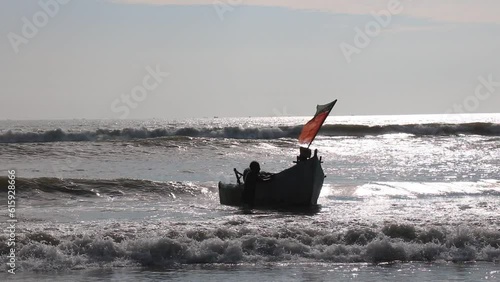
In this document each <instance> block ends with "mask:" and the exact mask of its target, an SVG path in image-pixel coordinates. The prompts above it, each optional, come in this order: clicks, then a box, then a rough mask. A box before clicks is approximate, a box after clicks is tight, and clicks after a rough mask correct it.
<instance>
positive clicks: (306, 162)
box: [219, 100, 337, 207]
mask: <svg viewBox="0 0 500 282" xmlns="http://www.w3.org/2000/svg"><path fill="white" fill-rule="evenodd" d="M336 103H337V100H335V101H333V102H331V103H329V104H326V105H318V106H317V107H316V114H315V115H314V117H313V118H312V119H311V120H310V121H309V122H307V123H306V124H305V125H304V127H303V128H302V132H301V133H300V136H299V138H298V139H299V143H300V144H307V143H309V145H308V146H307V148H304V147H300V156H299V157H298V158H297V162H296V164H295V165H294V166H292V167H290V168H288V169H285V170H283V171H282V172H280V173H277V174H274V175H273V177H272V178H271V179H270V180H268V181H262V182H257V185H256V187H255V198H254V205H255V206H261V207H263V206H266V207H283V206H287V207H294V206H314V205H317V203H318V198H319V194H320V192H321V188H322V187H323V181H324V179H325V174H324V172H323V168H322V167H321V158H318V151H317V150H315V151H314V156H313V157H311V150H310V149H309V146H311V143H312V142H313V140H314V138H315V137H316V135H317V134H318V131H319V130H320V128H321V126H322V125H323V123H324V122H325V119H326V118H327V117H328V115H329V114H330V111H331V110H332V109H333V107H334V106H335V104H336ZM234 171H235V173H236V177H237V179H238V184H226V183H222V182H219V199H220V203H221V204H223V205H229V206H243V203H242V195H243V189H244V187H245V185H244V184H243V183H240V177H239V174H240V173H238V172H237V171H236V169H235V170H234Z"/></svg>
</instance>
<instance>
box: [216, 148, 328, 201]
mask: <svg viewBox="0 0 500 282" xmlns="http://www.w3.org/2000/svg"><path fill="white" fill-rule="evenodd" d="M316 152H317V151H316ZM324 178H325V174H324V172H323V168H322V167H321V158H318V156H317V153H316V154H314V156H313V157H312V158H309V159H307V160H303V161H298V162H296V164H295V165H294V166H292V167H290V168H288V169H285V170H283V171H281V172H279V173H277V174H274V175H273V176H272V178H271V179H270V180H269V181H264V182H258V183H257V186H256V187H255V206H258V207H259V206H260V207H272V206H279V207H282V206H314V205H317V204H318V198H319V194H320V192H321V188H322V187H323V180H324ZM244 186H245V184H244V183H241V182H240V183H239V184H224V183H222V182H219V198H220V203H221V204H222V205H228V206H243V203H242V200H241V199H242V194H243V189H244Z"/></svg>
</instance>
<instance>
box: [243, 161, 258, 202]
mask: <svg viewBox="0 0 500 282" xmlns="http://www.w3.org/2000/svg"><path fill="white" fill-rule="evenodd" d="M259 173H260V164H259V163H258V162H256V161H253V162H251V163H250V168H249V169H248V168H247V169H245V171H244V172H243V180H244V181H245V186H244V188H243V197H242V202H243V204H244V205H245V206H247V207H248V208H252V207H253V206H254V204H255V187H256V186H257V182H258V181H259V178H260V177H259Z"/></svg>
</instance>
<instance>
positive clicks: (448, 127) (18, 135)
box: [0, 122, 500, 143]
mask: <svg viewBox="0 0 500 282" xmlns="http://www.w3.org/2000/svg"><path fill="white" fill-rule="evenodd" d="M301 129H302V125H296V126H277V127H266V128H256V127H253V128H242V127H235V126H232V127H210V128H195V127H182V128H173V129H167V128H157V129H147V128H124V129H97V130H95V131H81V132H70V131H65V130H62V129H54V130H47V131H44V132H15V131H7V132H4V133H2V134H0V143H43V142H93V141H114V140H133V139H148V138H158V137H177V136H185V137H205V138H231V139H279V138H297V136H298V135H299V134H300V131H301ZM401 133H403V134H411V135H415V136H426V135H427V136H452V135H482V136H500V124H497V123H487V122H475V123H461V124H447V123H427V124H389V125H360V124H327V125H324V126H323V128H322V129H321V130H320V132H319V135H320V136H376V135H384V134H401Z"/></svg>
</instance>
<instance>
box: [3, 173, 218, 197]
mask: <svg viewBox="0 0 500 282" xmlns="http://www.w3.org/2000/svg"><path fill="white" fill-rule="evenodd" d="M7 181H8V178H7V177H5V176H0V191H2V190H5V192H6V189H7V186H8V184H7ZM16 183H17V186H19V187H23V193H22V194H21V197H23V198H27V199H44V196H47V197H50V198H52V197H51V195H53V194H61V195H65V196H67V197H135V196H136V195H137V194H138V193H140V194H141V195H143V196H150V197H156V196H161V197H171V198H176V197H178V196H197V195H200V194H202V193H204V192H206V190H208V188H210V187H202V186H199V185H195V184H193V183H192V182H158V181H149V180H138V179H113V180H106V179H60V178H51V177H39V178H17V179H16ZM63 198H64V197H63Z"/></svg>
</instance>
